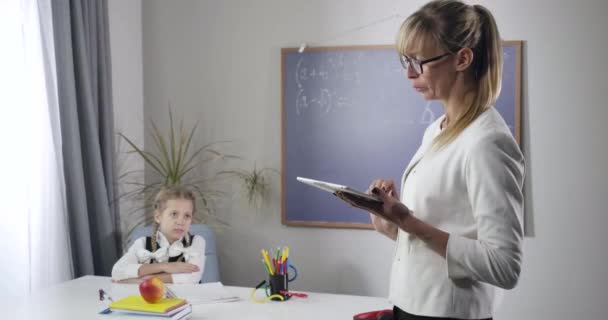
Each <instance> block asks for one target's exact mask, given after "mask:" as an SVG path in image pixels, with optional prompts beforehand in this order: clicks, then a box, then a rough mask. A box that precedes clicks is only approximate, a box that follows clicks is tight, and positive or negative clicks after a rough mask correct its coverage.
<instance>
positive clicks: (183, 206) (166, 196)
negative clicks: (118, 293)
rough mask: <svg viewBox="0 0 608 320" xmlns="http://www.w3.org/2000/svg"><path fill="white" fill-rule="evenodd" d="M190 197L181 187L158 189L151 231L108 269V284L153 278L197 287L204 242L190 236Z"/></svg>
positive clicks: (201, 265)
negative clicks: (110, 269) (109, 279)
mask: <svg viewBox="0 0 608 320" xmlns="http://www.w3.org/2000/svg"><path fill="white" fill-rule="evenodd" d="M194 202H195V201H194V194H193V193H192V192H191V191H190V190H188V189H186V188H183V187H171V188H164V189H162V190H161V191H160V192H159V193H158V194H157V195H156V198H155V200H154V221H155V224H154V229H153V231H152V235H151V236H150V237H141V238H139V239H137V240H136V241H135V242H134V243H133V245H131V247H130V248H129V250H128V251H127V253H126V254H125V255H124V256H123V257H122V258H120V259H119V260H118V261H117V262H116V264H115V265H114V268H112V280H113V281H117V282H126V283H139V282H141V281H142V280H143V279H145V278H147V277H150V276H155V277H158V278H160V279H162V280H163V281H164V282H165V283H199V281H200V280H201V275H202V274H203V266H204V265H205V257H204V255H203V253H204V252H205V240H204V239H203V238H202V237H201V236H198V235H195V236H193V235H191V234H190V233H189V231H190V224H191V223H192V216H193V214H194Z"/></svg>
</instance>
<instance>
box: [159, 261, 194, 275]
mask: <svg viewBox="0 0 608 320" xmlns="http://www.w3.org/2000/svg"><path fill="white" fill-rule="evenodd" d="M163 271H164V272H166V273H192V272H197V271H199V268H198V266H197V265H195V264H192V263H187V262H166V263H164V265H163Z"/></svg>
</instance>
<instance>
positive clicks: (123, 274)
mask: <svg viewBox="0 0 608 320" xmlns="http://www.w3.org/2000/svg"><path fill="white" fill-rule="evenodd" d="M182 240H183V238H182V239H179V240H177V241H175V242H173V243H172V244H169V241H168V240H167V238H166V237H165V235H164V234H163V233H162V232H160V231H159V232H157V233H156V242H157V243H158V246H159V248H158V250H156V251H155V252H150V251H148V250H146V237H141V238H139V239H137V240H135V242H133V244H132V245H131V247H130V248H129V250H128V251H127V253H125V255H123V256H122V257H121V258H120V259H119V260H118V261H117V262H116V263H115V264H114V267H113V268H112V279H113V280H116V281H120V280H125V279H131V278H137V277H138V272H139V267H140V266H141V265H142V264H144V263H150V261H152V259H155V260H156V261H157V262H167V261H169V258H172V257H177V256H179V255H180V254H183V255H184V259H185V261H186V262H188V263H192V264H194V265H197V266H198V268H199V271H197V272H192V273H173V274H171V277H172V278H173V283H199V281H200V280H201V275H202V274H203V271H204V270H203V269H204V266H205V256H204V252H205V239H203V238H202V237H201V236H199V235H194V236H193V237H192V239H191V242H192V243H191V244H190V246H188V247H184V244H183V242H182Z"/></svg>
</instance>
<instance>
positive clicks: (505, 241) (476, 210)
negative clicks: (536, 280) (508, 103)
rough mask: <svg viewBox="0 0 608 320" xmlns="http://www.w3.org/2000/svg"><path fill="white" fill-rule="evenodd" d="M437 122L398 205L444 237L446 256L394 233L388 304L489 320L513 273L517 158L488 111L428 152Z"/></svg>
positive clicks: (519, 228) (517, 243)
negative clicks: (453, 137) (436, 149)
mask: <svg viewBox="0 0 608 320" xmlns="http://www.w3.org/2000/svg"><path fill="white" fill-rule="evenodd" d="M443 118H444V117H440V118H439V119H437V120H436V121H435V122H434V123H433V124H431V125H430V126H429V127H428V128H427V130H426V132H425V134H424V137H423V140H422V144H421V146H420V148H419V149H418V151H417V152H416V154H415V155H414V157H413V158H412V160H411V162H410V164H409V165H408V167H407V169H406V170H405V172H404V174H403V178H402V181H401V201H402V202H403V203H404V204H405V205H407V206H408V207H409V208H410V209H411V210H412V211H413V215H414V216H415V217H416V218H418V219H420V220H422V221H424V222H426V223H428V224H430V225H432V226H434V227H436V228H438V229H440V230H443V231H445V232H447V233H449V234H450V236H449V240H448V245H447V251H446V258H443V257H441V256H440V255H439V254H437V253H436V252H435V251H433V250H432V249H431V248H430V247H429V246H428V245H427V244H426V243H425V242H424V241H422V240H420V239H418V238H416V237H415V236H414V235H411V234H408V233H406V232H404V231H402V230H401V229H399V231H398V236H397V245H396V249H395V255H394V259H393V264H392V271H391V280H390V289H389V300H390V301H391V303H393V304H394V305H396V306H397V307H399V308H401V309H402V310H405V311H406V312H409V313H412V314H416V315H423V316H433V317H451V318H461V319H483V318H489V317H492V314H493V308H494V305H495V296H496V295H497V294H498V293H500V292H501V290H500V289H499V288H504V289H511V288H513V287H514V286H515V285H516V283H517V280H518V277H519V273H520V270H521V260H522V251H521V243H522V240H523V222H522V221H523V193H522V188H523V181H524V158H523V155H522V153H521V151H520V149H519V146H518V145H517V142H516V141H515V140H514V139H513V137H512V135H511V133H510V131H509V128H508V126H507V124H506V123H505V122H504V120H503V119H502V117H501V116H500V114H499V113H498V112H497V111H496V109H495V108H493V107H492V108H490V109H488V110H487V111H485V112H484V113H483V114H481V115H480V116H479V117H478V118H477V119H476V120H475V121H474V122H473V123H472V124H471V125H469V127H467V128H466V129H465V130H464V131H463V132H462V133H461V134H460V135H459V136H458V137H457V138H456V139H455V140H454V141H453V142H452V143H450V144H449V145H447V146H445V147H444V148H442V149H440V150H439V151H430V147H431V144H432V141H433V138H435V137H436V136H437V135H438V134H439V133H440V123H441V121H443Z"/></svg>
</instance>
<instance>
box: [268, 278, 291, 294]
mask: <svg viewBox="0 0 608 320" xmlns="http://www.w3.org/2000/svg"><path fill="white" fill-rule="evenodd" d="M268 283H269V284H270V295H271V296H273V295H275V294H278V295H280V296H281V297H283V299H285V300H289V298H290V297H291V296H290V295H286V294H283V292H287V291H289V288H288V285H287V284H288V283H289V281H287V275H286V274H275V275H270V276H268ZM272 300H273V301H280V300H281V299H279V298H272Z"/></svg>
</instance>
